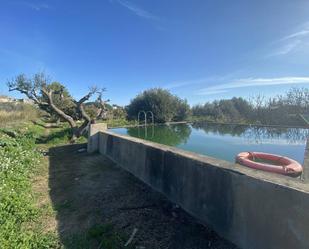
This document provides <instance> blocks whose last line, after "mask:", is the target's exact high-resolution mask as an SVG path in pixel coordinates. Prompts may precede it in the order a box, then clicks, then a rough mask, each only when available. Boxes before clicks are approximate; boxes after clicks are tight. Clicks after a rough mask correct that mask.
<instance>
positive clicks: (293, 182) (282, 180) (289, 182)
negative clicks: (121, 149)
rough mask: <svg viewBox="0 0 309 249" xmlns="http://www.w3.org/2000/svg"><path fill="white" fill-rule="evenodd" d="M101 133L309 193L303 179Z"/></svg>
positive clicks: (308, 162)
mask: <svg viewBox="0 0 309 249" xmlns="http://www.w3.org/2000/svg"><path fill="white" fill-rule="evenodd" d="M100 132H101V133H106V134H109V135H112V136H115V137H119V138H122V139H126V140H129V141H133V142H136V143H140V144H145V145H148V146H151V147H153V148H157V149H161V150H163V151H168V152H172V153H174V154H178V155H180V156H185V157H188V158H191V159H193V160H196V161H198V162H202V163H205V165H206V164H207V165H212V166H213V167H218V168H221V169H223V170H227V171H230V172H233V173H235V174H243V175H246V176H248V177H252V178H255V179H258V180H261V181H265V182H270V183H273V184H277V185H280V186H282V187H286V188H292V189H295V190H298V191H301V192H305V193H309V183H305V182H304V181H302V180H301V179H294V178H291V177H289V176H284V175H277V174H273V173H268V172H263V171H259V170H255V169H251V168H248V167H244V166H241V165H239V164H236V163H231V162H228V161H225V160H222V159H217V158H213V157H210V156H206V155H201V154H197V153H195V152H191V151H186V150H182V149H179V148H176V147H171V146H168V145H163V144H159V143H155V142H151V141H147V140H144V139H140V138H135V137H131V136H128V135H121V134H117V133H115V132H112V131H111V130H105V131H100ZM304 165H306V167H307V168H309V138H308V140H307V146H306V150H305V160H304Z"/></svg>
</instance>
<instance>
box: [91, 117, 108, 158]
mask: <svg viewBox="0 0 309 249" xmlns="http://www.w3.org/2000/svg"><path fill="white" fill-rule="evenodd" d="M105 130H107V124H106V123H98V124H91V125H90V127H89V130H88V145H87V152H88V153H93V152H96V151H98V148H99V147H98V146H99V132H100V131H105Z"/></svg>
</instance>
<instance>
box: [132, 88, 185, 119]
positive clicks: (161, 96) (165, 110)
mask: <svg viewBox="0 0 309 249" xmlns="http://www.w3.org/2000/svg"><path fill="white" fill-rule="evenodd" d="M126 110H127V113H128V117H129V118H130V119H137V115H138V112H139V111H141V110H144V111H152V112H153V114H154V118H155V121H156V122H159V123H163V122H169V121H181V120H185V119H186V118H187V117H188V114H189V113H190V107H189V105H188V104H187V101H186V100H182V99H180V98H178V97H177V96H175V95H172V94H171V93H170V92H169V91H167V90H164V89H160V88H154V89H150V90H146V91H144V92H143V93H141V94H139V95H137V96H136V97H135V98H134V99H133V100H131V102H130V104H129V105H128V106H127V107H126Z"/></svg>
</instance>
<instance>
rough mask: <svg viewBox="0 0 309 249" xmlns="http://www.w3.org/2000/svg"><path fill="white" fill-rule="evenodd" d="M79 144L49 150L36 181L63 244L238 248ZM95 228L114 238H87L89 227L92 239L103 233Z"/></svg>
mask: <svg viewBox="0 0 309 249" xmlns="http://www.w3.org/2000/svg"><path fill="white" fill-rule="evenodd" d="M81 148H85V145H66V146H60V147H54V148H50V149H49V151H48V154H47V156H46V166H47V167H48V170H46V171H44V170H43V173H42V174H41V175H40V176H38V177H37V178H36V180H35V184H34V188H35V190H36V191H37V192H41V196H40V198H39V201H38V205H40V206H42V207H48V206H49V208H46V210H47V211H46V214H47V215H46V221H44V223H45V230H53V229H55V230H56V231H57V233H58V236H59V240H60V243H59V244H60V245H59V247H60V248H74V249H75V248H83V249H84V248H101V249H104V248H136V249H137V248H139V249H142V248H144V249H167V248H170V249H171V248H173V249H202V248H208V249H209V248H216V249H234V248H236V247H235V246H234V245H233V244H231V243H230V242H228V241H226V240H224V239H222V238H220V237H219V236H218V235H217V234H216V233H215V232H213V231H212V230H210V229H208V228H207V227H204V226H202V225H200V224H198V223H197V222H196V221H195V220H194V219H193V218H192V217H190V216H189V215H188V214H187V213H185V212H184V211H183V210H181V209H180V208H179V207H177V206H176V205H174V204H172V203H171V202H169V201H168V200H167V199H166V198H165V197H164V196H162V195H161V194H159V193H157V192H155V191H153V190H152V189H150V187H148V186H146V185H145V184H144V183H142V182H141V181H139V180H138V179H136V178H135V177H134V176H132V175H131V174H129V173H128V172H126V171H124V170H123V169H121V168H120V167H118V166H117V165H115V164H114V163H113V162H111V161H110V160H108V159H107V158H105V157H103V156H101V155H99V154H93V155H89V154H87V153H86V152H85V151H82V152H78V150H79V149H81ZM44 172H45V173H44ZM44 174H45V176H44ZM44 179H45V180H44ZM44 193H49V194H48V195H46V196H44ZM49 204H50V205H49ZM48 210H49V211H48ZM48 212H49V214H50V215H48ZM96 227H101V228H102V227H105V228H107V229H108V228H110V229H112V230H113V236H112V239H111V236H110V237H109V238H108V239H109V241H108V242H104V243H103V242H101V243H100V240H93V241H91V240H90V241H89V236H88V237H87V238H88V239H87V240H88V241H87V243H85V242H83V239H81V238H83V236H84V237H85V234H87V233H88V234H89V229H92V230H91V233H90V234H91V235H92V238H96V236H97V235H98V236H101V235H102V233H103V232H104V231H102V229H93V228H96ZM134 230H135V231H136V233H135V236H134V237H133V240H132V241H131V242H130V244H129V246H128V247H124V246H123V245H124V243H123V242H126V241H127V240H128V238H130V235H132V232H133V231H134ZM87 231H88V232H87ZM115 241H116V242H117V243H118V245H116V242H115ZM120 244H121V246H120Z"/></svg>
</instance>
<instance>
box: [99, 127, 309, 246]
mask: <svg viewBox="0 0 309 249" xmlns="http://www.w3.org/2000/svg"><path fill="white" fill-rule="evenodd" d="M97 149H99V151H100V153H101V154H103V155H106V156H107V157H109V158H110V159H112V160H113V161H115V162H116V163H117V164H119V165H120V166H121V167H122V168H124V169H126V170H127V171H129V172H131V173H132V174H133V175H135V176H136V177H138V178H139V179H141V180H142V181H144V182H145V183H146V184H148V185H150V186H151V187H152V188H154V189H155V190H157V191H159V192H161V193H163V194H164V195H165V196H167V198H169V199H170V200H171V201H172V202H174V203H177V204H178V205H180V206H181V207H182V208H183V209H184V210H186V211H187V212H188V213H190V214H191V215H192V216H194V217H195V218H197V219H198V220H199V221H200V222H201V223H204V224H207V225H210V226H211V227H212V228H213V229H214V230H215V231H216V232H218V233H219V234H220V235H221V236H223V237H225V238H227V239H229V240H230V241H232V242H234V243H235V244H237V245H238V246H240V247H242V248H308V247H309V238H307V236H306V232H305V231H306V230H307V229H308V226H309V214H308V212H307V210H308V208H309V194H308V193H309V191H308V187H307V186H305V184H302V183H297V184H296V183H295V182H294V181H292V180H289V179H288V178H287V177H281V176H280V177H279V176H276V175H272V174H267V173H264V172H257V171H255V170H251V169H247V168H244V167H241V166H238V165H235V164H232V163H229V162H226V161H223V160H217V159H215V158H211V157H207V156H202V155H198V154H196V153H193V152H187V151H183V150H181V149H177V148H173V147H169V146H165V145H161V144H157V143H153V142H149V141H145V140H142V139H138V138H133V137H129V136H126V135H119V134H115V133H113V132H110V131H104V132H100V133H99V136H98V143H97ZM306 154H308V145H307V151H306ZM306 162H307V160H306ZM278 206H279V207H280V208H279V210H278ZM287 214H289V215H287Z"/></svg>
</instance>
